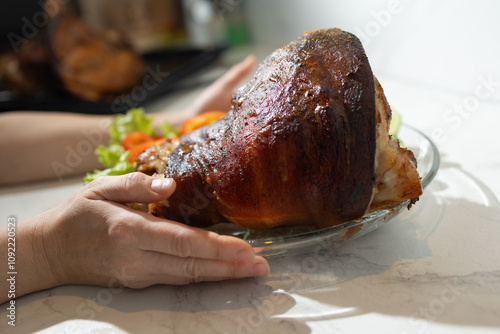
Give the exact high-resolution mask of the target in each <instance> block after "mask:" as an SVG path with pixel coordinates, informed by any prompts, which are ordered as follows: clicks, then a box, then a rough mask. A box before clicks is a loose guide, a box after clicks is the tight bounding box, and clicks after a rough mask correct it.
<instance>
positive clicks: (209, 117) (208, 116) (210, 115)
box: [180, 110, 227, 136]
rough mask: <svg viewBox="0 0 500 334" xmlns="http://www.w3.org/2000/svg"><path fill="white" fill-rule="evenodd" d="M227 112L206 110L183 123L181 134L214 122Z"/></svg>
mask: <svg viewBox="0 0 500 334" xmlns="http://www.w3.org/2000/svg"><path fill="white" fill-rule="evenodd" d="M226 114H227V112H225V111H219V110H214V111H206V112H204V113H201V114H199V115H198V116H195V117H193V118H190V119H188V120H186V121H185V122H184V123H183V124H182V127H181V132H180V135H181V136H182V135H184V134H186V133H188V132H191V131H193V130H196V129H198V128H201V127H202V126H205V125H208V124H210V123H213V122H215V121H216V120H218V119H219V118H222V117H224V116H226Z"/></svg>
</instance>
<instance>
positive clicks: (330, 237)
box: [210, 124, 440, 257]
mask: <svg viewBox="0 0 500 334" xmlns="http://www.w3.org/2000/svg"><path fill="white" fill-rule="evenodd" d="M398 138H399V139H400V142H401V145H403V146H405V147H407V148H409V149H410V150H411V151H413V154H414V155H415V157H416V159H417V163H418V166H417V170H418V172H419V174H420V176H421V178H422V186H423V188H424V189H425V188H426V187H427V186H428V185H429V184H430V183H431V181H432V179H433V178H434V176H435V175H436V173H437V171H438V168H439V161H440V159H439V151H438V149H437V147H436V145H435V144H434V143H433V142H432V140H431V139H430V138H429V137H427V136H426V135H425V134H423V133H422V132H420V131H419V130H417V129H415V128H413V127H411V126H409V125H404V124H403V125H402V126H401V128H400V129H399V132H398ZM408 204H409V200H408V201H405V202H402V203H401V204H399V205H398V206H397V207H395V208H391V209H387V210H380V211H375V212H372V213H370V214H367V215H365V216H363V218H361V219H358V220H354V221H350V222H346V223H344V224H341V225H336V226H332V227H328V228H323V229H319V230H318V229H313V228H311V227H307V226H299V227H283V228H275V229H272V230H266V231H257V230H251V229H247V228H242V227H239V226H237V225H234V224H218V225H215V226H213V227H212V228H210V230H213V231H215V232H217V233H219V234H224V235H232V236H236V237H239V238H242V239H244V240H246V241H247V242H248V243H249V244H250V245H252V247H254V249H255V251H256V253H257V254H258V255H261V256H267V257H269V256H277V255H282V254H285V253H291V252H297V251H300V250H302V249H304V248H307V247H310V246H313V245H318V244H319V245H322V246H329V247H330V246H337V245H339V244H341V243H342V242H344V241H346V240H348V239H353V238H357V237H360V236H362V235H365V234H367V233H369V232H371V231H373V230H375V229H377V228H378V227H380V226H381V225H382V224H383V223H385V222H387V221H388V220H390V219H392V218H394V217H395V216H397V215H398V214H399V213H400V212H401V211H402V210H403V209H405V208H406V207H407V206H408ZM415 205H418V202H417V203H416V204H415Z"/></svg>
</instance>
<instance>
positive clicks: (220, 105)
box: [189, 55, 256, 114]
mask: <svg viewBox="0 0 500 334" xmlns="http://www.w3.org/2000/svg"><path fill="white" fill-rule="evenodd" d="M255 62H256V58H255V56H253V55H250V56H248V57H246V58H245V59H244V60H243V61H242V62H240V63H237V64H236V65H234V66H233V67H231V68H230V69H229V70H228V71H227V72H226V73H224V75H223V76H222V77H220V78H219V79H217V80H216V81H214V82H213V83H212V84H211V85H210V86H208V87H207V88H206V89H205V90H204V91H203V92H202V93H201V94H200V95H199V96H198V97H197V98H196V99H195V100H194V102H193V103H192V104H191V106H190V107H189V108H190V109H192V110H193V112H194V113H195V114H199V113H201V112H204V111H209V110H222V111H229V109H230V108H231V99H232V96H233V92H234V90H235V88H236V86H237V85H238V84H240V83H241V82H242V81H243V80H244V79H245V78H246V77H247V76H248V75H249V74H250V72H251V71H252V69H253V67H254V66H255Z"/></svg>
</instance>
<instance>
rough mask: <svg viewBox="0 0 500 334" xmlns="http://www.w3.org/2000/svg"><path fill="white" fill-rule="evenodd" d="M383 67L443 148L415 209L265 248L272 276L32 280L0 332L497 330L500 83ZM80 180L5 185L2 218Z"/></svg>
mask: <svg viewBox="0 0 500 334" xmlns="http://www.w3.org/2000/svg"><path fill="white" fill-rule="evenodd" d="M379 79H380V81H381V83H382V85H383V86H384V88H385V90H386V94H387V97H388V99H389V102H390V103H391V105H392V106H393V107H394V108H396V109H397V110H398V111H399V112H400V113H401V114H402V116H403V122H404V123H406V124H411V125H413V126H414V127H416V128H418V129H420V130H421V131H423V132H424V133H426V134H427V135H428V136H429V137H431V138H432V139H433V140H434V141H435V143H436V144H437V146H438V147H439V150H440V152H441V167H440V170H439V172H438V174H437V176H436V178H435V179H434V181H433V182H432V184H431V185H430V186H429V187H428V188H427V189H426V190H425V193H424V195H423V196H422V197H421V199H420V201H419V202H418V203H417V204H416V205H415V206H414V207H413V208H412V210H410V211H405V212H403V213H402V214H401V215H399V216H398V217H396V218H394V219H393V220H391V221H389V222H388V223H386V224H385V225H383V226H382V227H380V228H379V229H377V230H376V231H374V232H372V233H370V234H368V235H365V236H363V237H360V238H358V239H354V240H350V241H348V242H346V243H345V244H343V245H342V246H340V247H339V248H335V249H333V248H332V249H321V248H318V247H313V248H312V249H310V251H308V252H304V253H302V254H298V255H288V256H285V257H278V258H271V259H270V263H271V270H272V274H271V275H270V276H269V277H266V278H255V279H254V278H249V279H243V280H234V281H225V282H215V283H214V282H211V283H198V284H192V285H188V286H181V287H178V286H155V287H150V288H146V289H143V290H131V289H123V290H116V289H107V288H102V287H90V286H64V287H59V288H54V289H50V290H47V291H41V292H37V293H33V294H30V295H28V296H24V297H21V298H18V299H17V303H16V306H17V308H16V327H15V328H12V327H11V326H9V325H8V324H7V321H8V318H7V317H6V315H7V312H6V304H4V305H2V306H1V309H0V332H2V333H7V332H9V333H10V332H18V333H31V332H40V333H246V334H249V333H266V334H270V333H334V332H339V333H366V332H375V333H398V334H402V333H471V332H472V333H493V332H495V333H498V332H500V246H499V245H500V237H499V236H500V205H499V202H498V198H500V177H499V176H498V175H499V170H500V145H499V144H498V140H497V139H495V138H496V136H497V135H498V132H499V130H498V124H500V106H499V105H498V104H494V103H492V102H491V101H490V100H489V99H488V97H486V96H485V95H486V93H487V92H488V89H492V90H496V89H500V87H497V86H488V85H487V84H485V80H486V82H487V80H488V77H487V76H485V77H484V78H482V79H481V78H478V80H477V83H476V84H477V86H476V87H475V88H477V87H482V88H478V89H474V90H472V91H471V94H470V95H463V94H462V95H459V94H455V93H453V92H445V91H443V90H438V89H433V87H428V86H419V85H416V84H412V83H410V82H407V81H403V80H398V79H397V78H394V77H385V76H383V75H379ZM478 92H480V93H483V94H479V95H478ZM191 94H192V93H191ZM190 96H191V95H190V94H184V95H183V94H180V95H177V96H175V97H173V98H171V101H173V100H175V101H177V102H175V101H174V102H175V103H179V104H183V103H187V102H186V101H187V100H188V97H190ZM179 101H180V102H179ZM174 102H173V103H174ZM175 103H174V104H175ZM156 108H159V107H158V105H157V106H156ZM460 110H461V111H460ZM81 186H82V183H81V178H75V179H71V180H65V181H63V182H57V181H55V182H43V183H39V184H34V185H29V186H28V185H23V186H18V187H9V188H0V211H1V219H2V221H1V224H3V225H5V224H6V222H7V217H8V216H9V215H15V216H17V217H18V218H19V219H23V218H27V217H30V216H32V215H35V214H37V213H39V212H41V211H44V210H46V209H49V208H51V207H53V206H56V205H57V204H59V203H60V202H62V201H63V200H64V199H66V198H67V197H68V196H69V194H71V193H72V192H73V191H75V190H76V189H78V188H79V187H81Z"/></svg>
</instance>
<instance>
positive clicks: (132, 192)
mask: <svg viewBox="0 0 500 334" xmlns="http://www.w3.org/2000/svg"><path fill="white" fill-rule="evenodd" d="M86 187H87V189H86V196H87V197H88V198H90V199H96V200H108V201H114V202H119V203H154V202H160V201H163V200H165V199H167V198H169V197H170V196H171V195H172V194H173V193H174V191H175V181H174V180H173V179H166V178H158V177H152V176H148V175H146V174H143V173H139V172H135V173H130V174H126V175H120V176H103V177H100V178H98V179H96V180H94V181H92V182H90V183H89V184H88V185H87V186H86Z"/></svg>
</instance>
